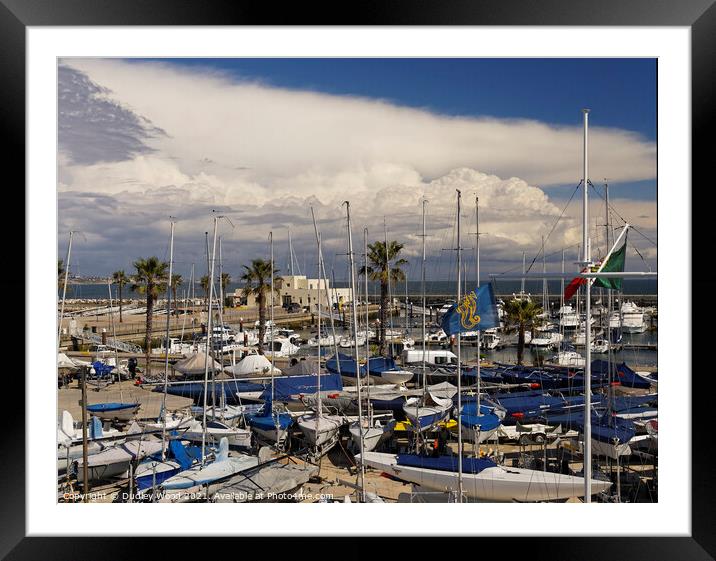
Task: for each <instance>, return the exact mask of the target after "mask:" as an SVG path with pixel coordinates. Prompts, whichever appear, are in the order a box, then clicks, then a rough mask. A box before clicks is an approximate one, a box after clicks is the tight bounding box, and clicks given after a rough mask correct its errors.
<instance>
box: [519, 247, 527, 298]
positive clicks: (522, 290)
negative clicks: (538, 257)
mask: <svg viewBox="0 0 716 561" xmlns="http://www.w3.org/2000/svg"><path fill="white" fill-rule="evenodd" d="M526 259H527V253H525V252H524V251H523V252H522V283H521V284H520V296H524V294H525V274H526V273H527V261H526Z"/></svg>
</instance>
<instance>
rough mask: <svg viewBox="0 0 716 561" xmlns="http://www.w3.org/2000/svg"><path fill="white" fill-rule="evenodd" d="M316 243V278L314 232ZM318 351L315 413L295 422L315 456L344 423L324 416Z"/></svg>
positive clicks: (330, 443)
mask: <svg viewBox="0 0 716 561" xmlns="http://www.w3.org/2000/svg"><path fill="white" fill-rule="evenodd" d="M316 241H317V245H318V278H320V276H321V259H322V252H321V235H320V234H319V233H318V232H316ZM320 284H321V283H320V282H317V283H316V292H317V298H316V301H317V302H320V298H321V288H320ZM317 321H318V332H319V333H320V332H321V315H320V314H319V315H318V320H317ZM317 349H318V372H317V375H316V397H317V405H316V411H315V412H313V413H309V414H307V415H302V416H301V417H299V418H298V419H297V420H296V424H297V425H298V428H299V429H300V430H301V432H302V433H303V436H304V438H305V439H306V441H307V442H308V444H309V445H310V446H311V447H312V448H314V450H315V455H316V456H321V455H323V454H325V453H326V452H327V451H328V450H330V449H331V448H332V447H333V446H334V445H335V444H336V443H337V442H338V431H339V430H340V428H341V426H342V425H343V423H344V420H343V418H342V417H339V416H338V415H324V414H323V403H322V396H321V347H320V344H319V345H317Z"/></svg>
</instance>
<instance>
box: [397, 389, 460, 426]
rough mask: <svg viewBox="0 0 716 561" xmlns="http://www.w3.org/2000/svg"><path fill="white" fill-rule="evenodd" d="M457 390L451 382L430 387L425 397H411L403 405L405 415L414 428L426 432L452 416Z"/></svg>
mask: <svg viewBox="0 0 716 561" xmlns="http://www.w3.org/2000/svg"><path fill="white" fill-rule="evenodd" d="M456 392H457V388H456V387H455V386H453V385H452V384H450V383H449V382H442V383H440V384H436V385H434V386H430V387H429V388H428V389H427V391H426V393H425V397H424V398H422V397H411V398H409V399H408V400H407V401H406V402H405V404H404V405H403V413H405V416H406V417H407V418H408V419H409V420H410V423H411V424H412V426H414V427H418V430H419V431H420V432H425V431H426V430H428V429H431V428H432V427H434V426H435V425H436V424H437V423H439V422H440V421H444V420H445V419H447V418H448V417H449V416H450V413H451V412H452V409H453V402H452V398H453V396H454V395H455V393H456Z"/></svg>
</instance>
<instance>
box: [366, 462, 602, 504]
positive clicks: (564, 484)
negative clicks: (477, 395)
mask: <svg viewBox="0 0 716 561" xmlns="http://www.w3.org/2000/svg"><path fill="white" fill-rule="evenodd" d="M407 456H408V455H398V454H381V453H379V452H366V453H364V454H363V456H362V458H361V461H362V462H365V464H366V465H368V466H370V467H372V468H375V469H377V470H379V471H382V472H385V473H387V474H389V475H392V476H395V477H397V478H399V479H402V480H403V481H408V482H410V483H414V484H416V485H420V486H421V487H423V488H425V489H429V490H433V491H444V492H454V491H455V489H457V488H458V475H459V473H458V471H457V458H455V460H454V462H455V463H454V465H450V466H446V465H445V462H431V460H442V459H443V458H427V457H421V456H414V455H411V456H410V457H409V458H408V457H407ZM406 460H407V463H406ZM463 463H464V465H463V473H462V490H463V493H464V495H465V496H466V497H467V498H469V499H473V500H480V501H491V502H513V501H521V502H527V501H530V502H532V501H557V500H564V499H568V498H571V497H583V496H584V487H585V485H584V478H583V477H578V476H573V475H564V474H561V473H553V472H549V471H537V470H531V469H523V468H515V467H503V466H498V465H497V464H495V463H494V462H492V461H491V460H487V459H472V458H464V459H463ZM445 467H449V468H450V469H445ZM441 468H442V469H441ZM611 485H612V484H611V482H609V481H601V480H592V485H591V490H592V492H593V493H600V492H602V491H607V490H608V489H609V488H610V487H611Z"/></svg>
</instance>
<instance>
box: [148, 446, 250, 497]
mask: <svg viewBox="0 0 716 561" xmlns="http://www.w3.org/2000/svg"><path fill="white" fill-rule="evenodd" d="M258 464H259V459H258V457H257V456H249V455H247V454H241V455H238V456H231V457H230V456H229V441H228V439H227V438H225V437H224V438H222V439H221V441H220V442H219V451H218V452H217V453H216V459H215V460H214V461H213V462H210V463H206V464H200V465H197V466H194V467H191V468H189V469H187V470H184V471H181V472H179V473H178V474H177V475H175V476H173V477H170V478H169V479H167V480H165V481H164V482H163V483H162V484H161V488H162V489H163V490H165V491H173V490H179V489H189V488H191V487H200V486H202V485H208V484H210V483H213V482H214V481H217V480H219V479H224V478H226V477H230V476H232V475H235V474H237V473H241V472H242V471H246V470H247V469H251V468H253V467H256V466H257V465H258Z"/></svg>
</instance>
